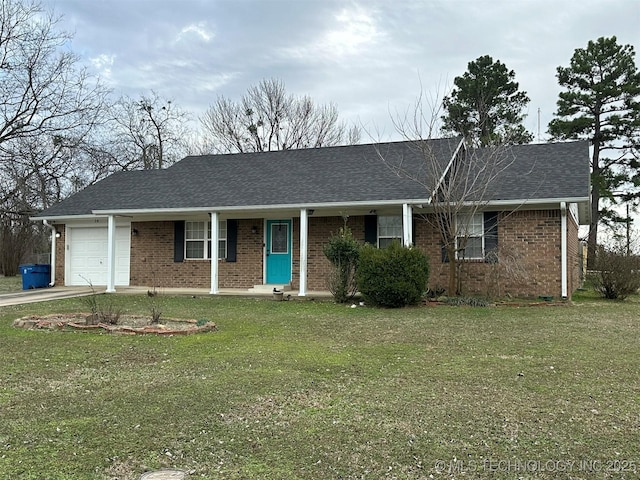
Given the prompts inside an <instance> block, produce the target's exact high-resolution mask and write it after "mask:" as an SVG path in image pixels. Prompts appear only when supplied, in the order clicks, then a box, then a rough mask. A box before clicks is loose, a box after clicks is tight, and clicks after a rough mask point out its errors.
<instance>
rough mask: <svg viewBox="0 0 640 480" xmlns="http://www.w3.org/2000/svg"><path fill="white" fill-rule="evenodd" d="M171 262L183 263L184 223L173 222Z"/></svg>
mask: <svg viewBox="0 0 640 480" xmlns="http://www.w3.org/2000/svg"><path fill="white" fill-rule="evenodd" d="M173 261H174V262H183V261H184V221H183V220H181V221H177V222H173Z"/></svg>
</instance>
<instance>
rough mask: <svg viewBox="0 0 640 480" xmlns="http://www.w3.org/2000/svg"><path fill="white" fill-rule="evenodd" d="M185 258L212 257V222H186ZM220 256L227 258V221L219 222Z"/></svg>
mask: <svg viewBox="0 0 640 480" xmlns="http://www.w3.org/2000/svg"><path fill="white" fill-rule="evenodd" d="M184 249H185V252H184V258H186V259H209V258H211V223H210V222H185V225H184ZM218 258H227V221H226V220H220V222H219V223H218Z"/></svg>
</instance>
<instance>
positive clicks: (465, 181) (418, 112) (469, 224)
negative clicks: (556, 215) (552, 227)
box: [378, 94, 514, 295]
mask: <svg viewBox="0 0 640 480" xmlns="http://www.w3.org/2000/svg"><path fill="white" fill-rule="evenodd" d="M441 106H442V102H440V101H439V100H438V97H436V98H435V99H434V97H429V98H428V99H425V97H424V95H422V94H421V95H420V97H419V98H418V100H417V101H416V103H415V105H414V106H413V108H412V109H410V110H408V111H407V112H405V114H404V115H396V116H395V118H393V122H394V126H395V128H396V130H397V131H398V133H399V134H400V135H401V136H402V137H403V138H404V139H405V140H406V141H408V142H410V143H411V148H412V150H413V156H414V158H417V159H419V160H418V162H417V163H416V162H414V161H405V160H404V159H398V158H389V157H388V156H387V155H386V153H385V152H383V151H380V150H379V151H378V155H379V157H380V159H381V160H382V161H383V162H385V164H386V165H387V166H388V167H389V168H391V169H392V170H393V171H394V172H395V173H396V174H397V175H399V176H403V177H406V178H410V179H412V180H414V181H416V182H418V183H419V184H420V185H422V186H423V187H424V189H425V192H426V194H427V198H429V204H428V206H426V207H427V209H428V213H425V214H423V215H422V218H423V219H424V220H425V221H427V222H428V223H429V225H431V226H432V227H433V228H434V229H435V230H436V231H437V232H438V235H439V237H440V242H441V246H442V250H443V256H444V257H445V259H446V261H447V262H448V265H449V284H448V289H447V293H448V294H449V295H456V294H459V293H460V292H461V290H462V285H461V281H462V276H461V274H460V271H461V269H462V267H463V266H464V264H465V260H466V259H468V258H483V259H486V261H491V259H492V258H495V257H494V256H492V255H491V253H492V252H489V251H483V250H482V241H481V236H482V232H483V231H484V228H485V226H486V225H485V224H484V223H482V224H480V225H479V224H478V222H479V216H478V215H480V214H481V213H483V212H484V210H485V207H486V206H487V204H488V203H489V201H490V200H491V198H492V194H493V192H494V189H495V188H496V180H497V179H498V178H499V177H500V175H501V174H502V173H503V172H504V171H505V170H506V169H507V168H509V166H510V165H511V164H512V163H513V161H514V156H513V154H512V152H511V150H510V148H509V147H508V146H506V145H492V146H489V147H486V148H471V147H469V146H468V145H469V142H467V141H464V139H462V137H460V138H458V139H451V141H452V142H455V145H456V150H455V153H454V155H453V158H451V159H449V158H443V157H442V155H439V154H438V152H436V151H434V145H435V144H434V143H433V142H431V141H430V140H433V139H434V138H435V135H436V133H437V127H438V118H439V116H440V115H439V113H440V109H441ZM507 143H508V142H507ZM482 221H483V222H484V220H482ZM493 221H494V223H495V222H496V221H497V216H496V218H495V219H494V220H493ZM492 227H493V228H492ZM478 229H480V235H478V234H479V232H478ZM489 229H490V230H491V229H493V230H495V227H494V226H493V225H489ZM490 234H491V233H490V232H485V238H486V237H487V235H490Z"/></svg>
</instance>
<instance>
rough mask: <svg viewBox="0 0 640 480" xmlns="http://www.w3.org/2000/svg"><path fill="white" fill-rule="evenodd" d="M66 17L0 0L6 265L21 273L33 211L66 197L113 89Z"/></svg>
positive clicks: (0, 195) (1, 215) (1, 204)
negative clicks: (73, 37)
mask: <svg viewBox="0 0 640 480" xmlns="http://www.w3.org/2000/svg"><path fill="white" fill-rule="evenodd" d="M58 22H59V17H56V16H55V15H54V14H53V13H52V12H49V11H47V10H45V9H44V8H43V7H42V5H41V4H39V3H36V2H33V1H29V0H26V1H18V0H0V115H1V120H0V183H1V185H2V190H1V192H0V225H1V226H2V235H1V236H0V248H1V249H2V252H3V255H2V259H1V262H2V264H1V265H0V269H1V270H2V271H3V272H4V274H6V275H12V274H15V273H16V272H17V266H18V263H19V262H20V261H21V258H22V257H23V255H24V252H25V250H24V249H25V248H27V247H28V246H30V245H32V244H35V243H38V239H37V238H36V237H34V235H36V236H37V234H38V229H37V228H35V227H34V226H33V225H32V224H31V222H30V221H29V215H32V214H33V213H35V212H37V211H38V210H39V209H41V208H45V207H47V206H48V205H50V204H51V203H52V202H54V201H57V200H59V199H60V197H61V194H62V191H63V185H64V184H65V175H66V174H67V173H68V168H69V164H68V161H67V160H68V156H65V152H69V151H70V149H72V148H74V147H75V146H77V145H79V144H82V143H83V142H85V141H86V138H87V136H88V135H89V133H90V132H91V131H92V130H93V129H94V128H95V127H96V125H98V124H99V122H100V121H101V114H102V111H103V107H104V105H105V98H106V94H107V92H106V90H105V89H104V88H103V87H102V86H101V85H100V82H99V81H98V80H97V79H95V78H93V77H91V76H90V75H89V74H88V73H87V72H86V70H84V69H82V68H79V67H78V57H77V56H76V55H74V54H73V53H72V52H71V51H70V50H69V49H68V48H67V42H68V41H69V39H70V35H68V34H67V33H65V32H62V31H60V30H58V29H57V25H58Z"/></svg>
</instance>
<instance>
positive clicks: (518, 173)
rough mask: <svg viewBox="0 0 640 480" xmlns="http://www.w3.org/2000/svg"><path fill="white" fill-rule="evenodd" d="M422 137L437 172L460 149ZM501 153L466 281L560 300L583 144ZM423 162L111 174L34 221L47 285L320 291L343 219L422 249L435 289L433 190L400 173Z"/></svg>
mask: <svg viewBox="0 0 640 480" xmlns="http://www.w3.org/2000/svg"><path fill="white" fill-rule="evenodd" d="M424 142H426V143H424V144H426V145H428V147H429V151H430V152H432V153H433V155H434V156H435V157H436V158H437V159H438V162H440V163H441V165H442V167H443V172H446V171H447V169H448V168H451V165H453V164H455V162H456V161H457V160H456V159H459V158H460V155H468V154H469V150H468V148H467V147H466V146H465V144H464V142H463V141H462V140H461V139H460V138H454V139H452V138H446V139H437V140H426V141H424ZM509 154H510V155H512V156H513V162H512V163H511V164H510V165H509V166H508V168H506V169H505V170H504V171H503V172H501V174H500V177H499V178H498V180H497V182H496V187H495V188H493V189H492V191H491V198H489V199H488V201H487V202H485V203H484V204H483V207H482V210H483V211H482V212H480V213H477V214H476V216H477V218H474V219H473V224H474V227H473V229H474V231H473V236H474V247H473V249H472V250H473V252H474V253H473V254H470V255H467V258H466V259H465V262H464V264H465V268H464V275H465V286H466V288H467V289H468V293H470V294H473V293H477V294H484V293H486V291H487V289H488V288H489V286H490V285H493V284H495V283H496V282H498V283H500V293H502V294H507V293H509V294H513V295H519V296H539V295H550V296H554V297H556V298H558V297H562V298H570V296H571V293H572V292H573V291H574V290H575V289H576V288H577V287H578V286H579V285H578V282H579V268H578V248H579V241H578V228H579V225H585V224H588V223H589V215H590V208H589V191H590V175H589V155H588V144H587V142H566V143H548V144H532V145H518V146H513V147H509ZM382 159H384V161H383V160H382ZM423 162H424V159H423V158H421V156H420V154H419V152H418V150H417V149H416V148H415V142H389V143H378V144H367V145H353V146H337V147H323V148H313V149H303V150H286V151H278V152H262V153H248V154H228V155H204V156H189V157H186V158H184V159H183V160H181V161H179V162H177V163H176V164H174V165H173V166H171V167H169V168H167V169H164V170H149V171H130V172H119V173H115V174H113V175H111V176H109V177H107V178H105V179H104V180H102V181H99V182H97V183H96V184H94V185H91V186H89V187H87V188H85V189H84V190H82V191H80V192H78V193H76V194H74V195H72V196H70V197H69V198H67V199H66V200H64V201H62V202H61V203H59V204H57V205H55V206H53V207H51V208H49V209H47V210H45V211H43V212H42V213H41V214H39V215H38V216H36V217H34V220H42V221H43V222H44V223H45V224H46V225H48V226H49V227H50V228H52V230H53V232H52V233H53V235H52V252H53V253H52V257H53V258H52V263H53V264H54V268H52V272H53V274H52V277H53V278H52V283H57V284H64V285H87V283H88V282H89V281H90V282H91V283H92V284H93V285H105V286H106V291H107V292H114V291H116V289H117V287H119V286H146V287H159V288H163V287H164V288H168V287H193V288H196V287H197V288H208V289H210V293H211V294H217V293H220V292H221V291H222V290H224V289H247V290H250V291H255V290H251V289H255V288H260V287H261V286H263V287H264V288H266V289H269V290H271V289H272V287H276V288H283V287H284V288H290V289H292V290H297V293H298V295H300V296H305V295H307V294H308V292H310V291H315V290H326V289H327V283H326V282H327V277H328V274H329V271H330V268H329V267H330V265H329V263H328V261H327V259H326V258H325V257H324V254H323V246H324V245H325V244H326V243H327V242H328V239H329V238H330V236H331V235H332V234H333V233H336V232H337V231H338V229H339V228H340V227H341V226H343V223H344V218H345V217H347V216H348V220H347V222H348V223H347V224H348V226H349V227H350V229H351V230H352V232H353V235H354V236H355V237H356V238H357V239H359V240H361V241H362V242H365V241H366V242H370V243H372V244H374V245H377V246H384V245H385V244H387V243H388V242H390V241H392V240H393V239H398V240H399V241H402V242H403V243H404V244H406V245H415V246H416V247H417V248H420V249H423V250H424V251H425V252H426V253H427V254H428V256H429V258H430V263H431V275H430V281H429V282H430V286H431V287H436V286H440V285H447V278H448V268H447V266H446V265H445V264H446V262H447V259H446V258H444V257H443V255H442V254H441V242H440V238H439V235H438V232H437V231H435V229H434V228H433V227H432V226H431V224H430V223H429V222H426V221H424V220H423V219H424V218H427V217H428V215H429V214H430V213H431V210H430V202H431V198H432V193H431V192H428V191H426V189H425V187H424V184H423V183H421V182H419V181H416V179H417V176H412V175H407V174H403V173H401V172H409V171H416V172H418V171H420V169H421V168H423V167H422V166H421V164H422V163H423ZM423 173H424V172H423ZM445 177H446V176H445V175H443V179H442V181H446V179H445ZM496 243H497V248H498V249H502V250H504V251H505V252H509V256H508V257H507V256H506V255H505V256H504V258H505V259H507V258H510V259H514V258H516V259H518V260H517V263H518V268H519V269H520V271H521V272H524V275H520V276H517V278H516V277H513V278H511V277H509V276H508V274H509V270H510V269H512V268H513V265H511V264H509V262H508V261H507V260H505V261H504V262H502V258H503V257H499V260H498V261H497V262H495V261H491V262H489V261H486V252H487V251H488V249H489V247H490V244H491V248H496ZM470 251H471V249H470ZM211 259H214V261H212V260H211ZM512 263H513V262H512ZM500 269H503V270H504V271H502V270H500Z"/></svg>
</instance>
